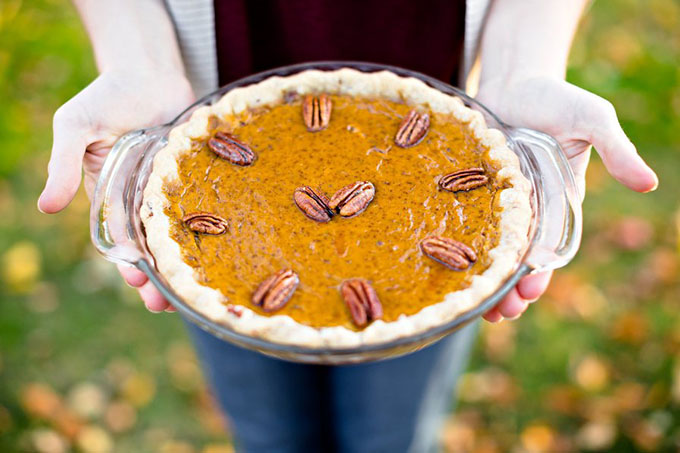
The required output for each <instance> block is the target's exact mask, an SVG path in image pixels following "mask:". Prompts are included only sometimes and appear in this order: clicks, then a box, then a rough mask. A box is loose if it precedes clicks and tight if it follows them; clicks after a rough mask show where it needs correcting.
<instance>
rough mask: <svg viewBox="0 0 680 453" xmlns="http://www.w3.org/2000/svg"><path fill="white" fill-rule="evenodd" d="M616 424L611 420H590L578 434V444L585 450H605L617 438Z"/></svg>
mask: <svg viewBox="0 0 680 453" xmlns="http://www.w3.org/2000/svg"><path fill="white" fill-rule="evenodd" d="M616 434H617V431H616V424H615V423H613V422H612V421H611V420H600V421H593V422H588V423H586V424H585V425H583V426H582V427H581V428H580V429H579V430H578V433H577V434H576V442H577V443H578V446H579V447H581V448H582V449H584V450H605V449H608V448H610V447H611V446H612V445H613V444H614V441H615V440H616Z"/></svg>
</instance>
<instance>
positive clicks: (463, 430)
mask: <svg viewBox="0 0 680 453" xmlns="http://www.w3.org/2000/svg"><path fill="white" fill-rule="evenodd" d="M475 437H476V436H475V431H474V429H472V427H470V426H468V425H466V424H465V423H461V422H460V421H458V420H457V419H456V418H455V417H450V418H449V419H448V420H446V422H445V423H444V428H443V429H442V431H441V437H440V439H441V445H442V447H443V448H444V449H445V450H446V451H447V452H449V453H459V452H460V453H462V452H471V451H473V448H474V446H475Z"/></svg>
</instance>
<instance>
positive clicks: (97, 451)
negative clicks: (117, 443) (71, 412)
mask: <svg viewBox="0 0 680 453" xmlns="http://www.w3.org/2000/svg"><path fill="white" fill-rule="evenodd" d="M76 444H77V445H78V447H79V448H80V449H81V450H82V451H83V452H85V453H106V452H110V451H112V450H113V439H111V436H110V435H109V433H107V432H106V431H105V430H104V429H102V428H101V427H99V426H96V425H90V426H86V427H84V428H83V429H82V430H81V431H80V433H79V434H78V437H77V438H76Z"/></svg>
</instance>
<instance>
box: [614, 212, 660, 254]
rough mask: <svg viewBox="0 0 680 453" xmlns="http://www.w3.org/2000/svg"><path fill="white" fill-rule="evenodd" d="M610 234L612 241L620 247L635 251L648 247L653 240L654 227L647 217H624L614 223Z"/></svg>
mask: <svg viewBox="0 0 680 453" xmlns="http://www.w3.org/2000/svg"><path fill="white" fill-rule="evenodd" d="M608 235H609V239H610V240H611V242H612V243H614V244H615V245H617V246H618V247H619V248H621V249H623V250H628V251H635V250H640V249H642V248H644V247H646V246H647V245H648V244H649V243H650V242H651V240H652V237H653V235H654V228H652V224H651V223H650V222H649V220H647V219H645V218H642V217H624V218H622V219H620V220H618V221H616V222H614V223H613V224H612V226H611V227H610V228H609V230H608Z"/></svg>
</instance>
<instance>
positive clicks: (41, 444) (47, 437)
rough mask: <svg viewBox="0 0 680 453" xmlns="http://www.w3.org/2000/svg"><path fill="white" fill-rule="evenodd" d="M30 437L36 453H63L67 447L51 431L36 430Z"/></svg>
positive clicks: (60, 437)
mask: <svg viewBox="0 0 680 453" xmlns="http://www.w3.org/2000/svg"><path fill="white" fill-rule="evenodd" d="M30 436H31V444H32V445H33V448H35V450H36V452H38V453H63V452H66V451H67V450H68V447H69V444H68V443H67V442H66V440H65V439H64V438H63V437H62V436H60V435H59V433H57V432H55V431H53V430H51V429H47V428H38V429H36V430H34V431H32V432H31V435H30Z"/></svg>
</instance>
